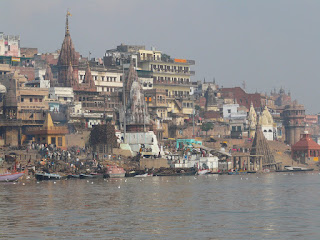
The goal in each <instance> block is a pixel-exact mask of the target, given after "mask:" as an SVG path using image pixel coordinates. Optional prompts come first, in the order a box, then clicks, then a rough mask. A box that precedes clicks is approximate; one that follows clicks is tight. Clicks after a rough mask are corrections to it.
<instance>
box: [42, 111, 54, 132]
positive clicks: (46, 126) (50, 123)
mask: <svg viewBox="0 0 320 240" xmlns="http://www.w3.org/2000/svg"><path fill="white" fill-rule="evenodd" d="M52 127H54V124H53V121H52V118H51V114H50V113H47V116H46V119H45V120H44V124H43V128H44V129H51V128H52Z"/></svg>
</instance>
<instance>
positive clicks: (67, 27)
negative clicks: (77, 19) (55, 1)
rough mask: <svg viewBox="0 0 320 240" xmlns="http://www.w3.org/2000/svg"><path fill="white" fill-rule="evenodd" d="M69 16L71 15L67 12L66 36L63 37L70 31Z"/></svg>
mask: <svg viewBox="0 0 320 240" xmlns="http://www.w3.org/2000/svg"><path fill="white" fill-rule="evenodd" d="M69 16H70V17H71V16H72V15H71V13H70V12H69V10H68V11H67V15H66V34H65V36H67V35H69V34H70V30H69Z"/></svg>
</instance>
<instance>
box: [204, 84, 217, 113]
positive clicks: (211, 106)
mask: <svg viewBox="0 0 320 240" xmlns="http://www.w3.org/2000/svg"><path fill="white" fill-rule="evenodd" d="M204 97H205V98H206V106H205V107H206V111H217V109H218V108H217V100H216V97H215V96H214V91H213V89H212V87H211V85H210V84H209V86H208V88H207V91H206V92H205V94H204Z"/></svg>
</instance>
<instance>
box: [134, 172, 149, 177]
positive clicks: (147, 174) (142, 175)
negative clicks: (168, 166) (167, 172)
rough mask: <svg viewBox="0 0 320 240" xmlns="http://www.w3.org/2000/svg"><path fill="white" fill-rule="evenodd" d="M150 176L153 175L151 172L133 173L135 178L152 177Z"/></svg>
mask: <svg viewBox="0 0 320 240" xmlns="http://www.w3.org/2000/svg"><path fill="white" fill-rule="evenodd" d="M152 176H153V174H152V173H145V174H139V175H135V176H134V177H136V178H144V177H152Z"/></svg>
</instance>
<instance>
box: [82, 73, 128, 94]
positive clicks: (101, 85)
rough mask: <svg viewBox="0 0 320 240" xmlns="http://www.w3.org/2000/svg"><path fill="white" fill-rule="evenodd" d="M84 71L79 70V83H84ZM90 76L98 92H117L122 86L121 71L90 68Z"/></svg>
mask: <svg viewBox="0 0 320 240" xmlns="http://www.w3.org/2000/svg"><path fill="white" fill-rule="evenodd" d="M85 72H86V71H85V69H79V83H82V82H83V81H84V76H85ZM91 75H92V78H93V80H94V82H95V85H96V87H97V91H98V92H106V93H110V92H117V91H119V89H120V88H122V86H123V82H122V76H123V73H122V71H117V70H108V69H105V68H99V69H97V68H94V67H91Z"/></svg>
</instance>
